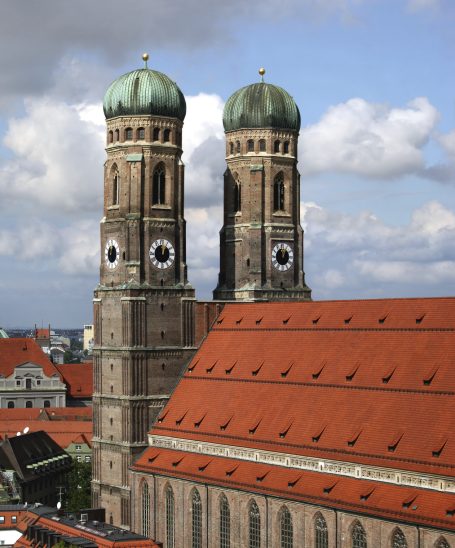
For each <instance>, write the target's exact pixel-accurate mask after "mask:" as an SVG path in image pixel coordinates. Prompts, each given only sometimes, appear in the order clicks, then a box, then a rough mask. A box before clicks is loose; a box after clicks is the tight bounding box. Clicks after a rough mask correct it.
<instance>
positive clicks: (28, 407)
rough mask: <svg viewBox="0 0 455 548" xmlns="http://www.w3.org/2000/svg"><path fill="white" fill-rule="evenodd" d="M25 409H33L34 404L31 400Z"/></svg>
mask: <svg viewBox="0 0 455 548" xmlns="http://www.w3.org/2000/svg"><path fill="white" fill-rule="evenodd" d="M25 407H26V408H27V409H31V408H32V407H33V402H32V401H30V400H27V401H26V402H25Z"/></svg>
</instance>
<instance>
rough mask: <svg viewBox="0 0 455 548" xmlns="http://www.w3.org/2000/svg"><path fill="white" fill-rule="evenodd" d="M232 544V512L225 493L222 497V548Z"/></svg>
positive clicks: (227, 547)
mask: <svg viewBox="0 0 455 548" xmlns="http://www.w3.org/2000/svg"><path fill="white" fill-rule="evenodd" d="M230 545H231V512H230V510H229V502H228V499H227V498H226V496H225V495H221V498H220V548H229V547H230Z"/></svg>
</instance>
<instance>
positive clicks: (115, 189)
mask: <svg viewBox="0 0 455 548" xmlns="http://www.w3.org/2000/svg"><path fill="white" fill-rule="evenodd" d="M119 187H120V177H119V174H118V172H117V171H114V175H113V179H112V205H118V202H119V194H120V192H119V190H120V188H119Z"/></svg>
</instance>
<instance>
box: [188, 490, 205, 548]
mask: <svg viewBox="0 0 455 548" xmlns="http://www.w3.org/2000/svg"><path fill="white" fill-rule="evenodd" d="M191 507H192V544H191V546H192V548H202V501H201V496H200V495H199V491H198V490H197V489H193V493H192V496H191Z"/></svg>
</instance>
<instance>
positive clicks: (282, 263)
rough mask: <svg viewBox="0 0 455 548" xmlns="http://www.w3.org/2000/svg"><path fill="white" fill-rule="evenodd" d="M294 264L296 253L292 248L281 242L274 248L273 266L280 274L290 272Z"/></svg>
mask: <svg viewBox="0 0 455 548" xmlns="http://www.w3.org/2000/svg"><path fill="white" fill-rule="evenodd" d="M293 262H294V252H293V251H292V247H291V246H290V245H289V244H287V243H285V242H280V243H278V244H276V245H275V246H273V249H272V264H273V266H274V267H275V268H276V269H277V270H279V271H280V272H284V271H285V270H289V269H290V268H291V266H292V263H293Z"/></svg>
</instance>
